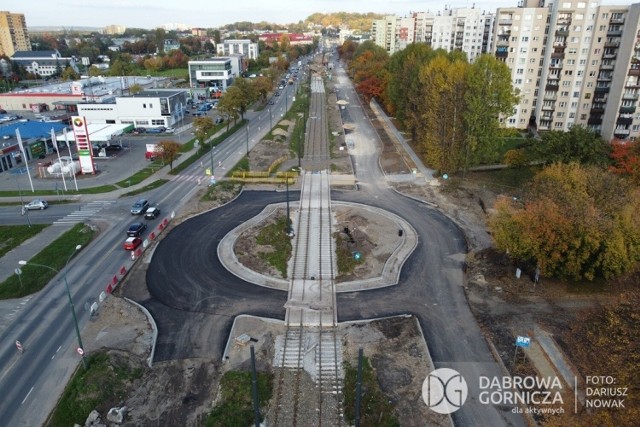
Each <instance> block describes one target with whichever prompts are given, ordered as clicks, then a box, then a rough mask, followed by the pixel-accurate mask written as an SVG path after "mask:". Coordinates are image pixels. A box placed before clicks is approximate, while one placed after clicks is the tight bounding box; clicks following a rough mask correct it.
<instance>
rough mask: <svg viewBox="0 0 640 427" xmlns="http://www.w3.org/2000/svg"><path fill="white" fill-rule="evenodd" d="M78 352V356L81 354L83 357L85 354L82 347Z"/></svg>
mask: <svg viewBox="0 0 640 427" xmlns="http://www.w3.org/2000/svg"><path fill="white" fill-rule="evenodd" d="M76 351H77V352H78V354H79V355H80V356H82V355H83V354H84V350H83V349H82V347H78V348H77V349H76Z"/></svg>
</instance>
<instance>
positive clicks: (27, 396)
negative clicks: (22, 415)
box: [21, 387, 33, 405]
mask: <svg viewBox="0 0 640 427" xmlns="http://www.w3.org/2000/svg"><path fill="white" fill-rule="evenodd" d="M32 391H33V387H31V390H29V393H27V395H26V396H25V397H24V399H22V403H21V405H23V404H24V402H25V401H26V400H27V399H28V398H29V395H30V394H31V392H32Z"/></svg>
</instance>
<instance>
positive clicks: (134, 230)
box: [127, 222, 147, 237]
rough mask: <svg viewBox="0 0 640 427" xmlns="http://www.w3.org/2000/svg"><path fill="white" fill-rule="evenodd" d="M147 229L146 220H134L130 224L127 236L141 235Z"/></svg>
mask: <svg viewBox="0 0 640 427" xmlns="http://www.w3.org/2000/svg"><path fill="white" fill-rule="evenodd" d="M146 229H147V224H145V223H144V222H134V223H133V224H131V225H130V226H129V229H128V230H127V236H129V237H140V235H141V234H142V232H143V231H144V230H146Z"/></svg>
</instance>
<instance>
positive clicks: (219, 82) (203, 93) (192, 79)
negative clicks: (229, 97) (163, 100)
mask: <svg viewBox="0 0 640 427" xmlns="http://www.w3.org/2000/svg"><path fill="white" fill-rule="evenodd" d="M243 72H244V65H243V60H242V55H234V56H228V57H226V56H225V57H215V58H210V59H205V60H199V61H189V84H190V87H191V90H192V93H193V95H194V97H202V98H211V97H215V96H217V95H218V94H220V93H223V92H226V90H227V88H228V87H229V86H230V85H231V84H232V83H233V80H234V79H235V78H237V77H239V76H241V75H242V73H243Z"/></svg>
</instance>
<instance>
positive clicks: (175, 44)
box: [158, 39, 180, 53]
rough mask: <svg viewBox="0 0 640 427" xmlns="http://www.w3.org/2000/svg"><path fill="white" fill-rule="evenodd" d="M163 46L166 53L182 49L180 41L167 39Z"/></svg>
mask: <svg viewBox="0 0 640 427" xmlns="http://www.w3.org/2000/svg"><path fill="white" fill-rule="evenodd" d="M163 46H164V53H169V52H171V51H172V50H179V49H180V42H179V41H178V40H174V39H165V40H164V43H163ZM158 53H159V52H158Z"/></svg>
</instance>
